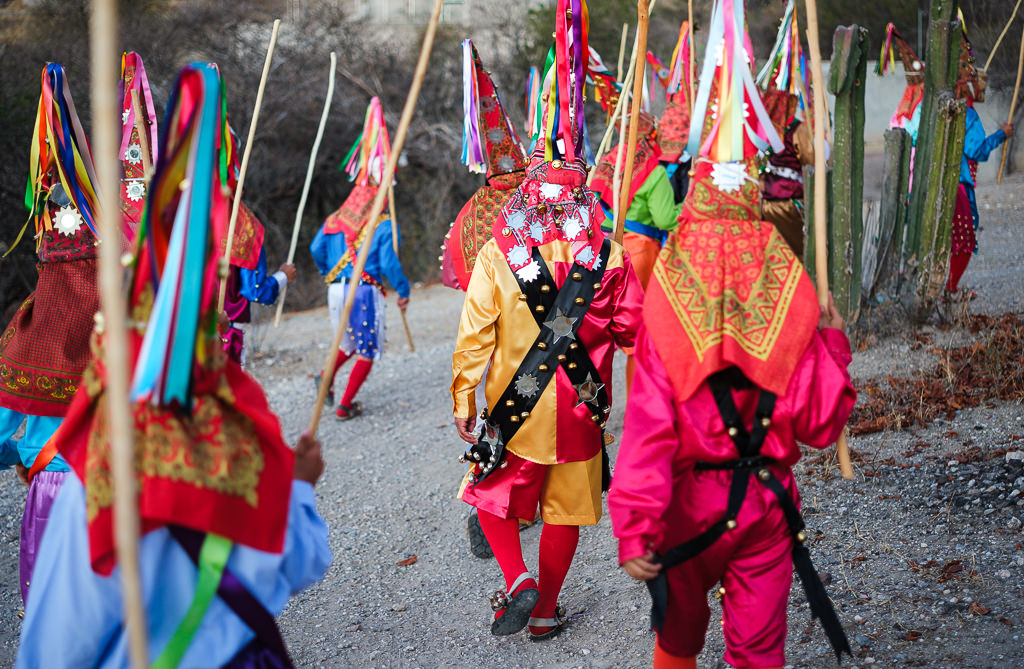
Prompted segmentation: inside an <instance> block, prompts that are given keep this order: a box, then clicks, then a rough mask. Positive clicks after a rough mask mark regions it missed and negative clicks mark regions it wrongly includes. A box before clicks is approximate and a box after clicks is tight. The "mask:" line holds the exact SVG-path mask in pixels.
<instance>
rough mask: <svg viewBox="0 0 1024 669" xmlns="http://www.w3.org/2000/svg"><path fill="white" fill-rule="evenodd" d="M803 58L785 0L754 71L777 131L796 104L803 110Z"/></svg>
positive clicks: (806, 105)
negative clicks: (763, 57)
mask: <svg viewBox="0 0 1024 669" xmlns="http://www.w3.org/2000/svg"><path fill="white" fill-rule="evenodd" d="M808 75H809V70H808V68H807V58H806V56H805V55H804V51H803V48H802V47H801V45H800V28H799V26H798V24H797V17H796V10H795V3H794V0H789V2H788V3H786V11H785V13H784V14H783V16H782V24H781V25H780V26H779V32H778V35H777V36H776V38H775V45H774V46H773V47H772V52H771V54H770V55H769V56H768V60H767V61H766V62H765V64H764V67H763V68H761V72H760V73H759V74H758V75H757V84H758V86H759V87H760V88H761V89H762V90H763V91H764V92H763V93H762V98H763V100H764V103H765V108H766V109H767V110H768V115H769V116H770V117H771V119H772V123H773V124H774V126H775V129H776V130H777V131H778V132H779V134H780V135H782V134H784V133H785V131H786V128H787V127H788V126H789V124H790V123H792V122H793V119H794V118H795V117H796V110H797V106H798V105H799V106H800V107H801V108H802V109H803V110H804V113H805V114H807V112H808V110H809V109H810V108H811V102H810V100H809V99H808V91H809V90H810V77H809V76H808Z"/></svg>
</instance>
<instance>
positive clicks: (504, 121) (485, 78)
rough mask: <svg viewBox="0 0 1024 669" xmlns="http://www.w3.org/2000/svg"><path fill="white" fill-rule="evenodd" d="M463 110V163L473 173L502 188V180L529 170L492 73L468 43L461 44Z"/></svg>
mask: <svg viewBox="0 0 1024 669" xmlns="http://www.w3.org/2000/svg"><path fill="white" fill-rule="evenodd" d="M462 106H463V132H462V162H463V163H464V164H465V165H466V166H467V167H468V168H469V171H470V172H478V173H479V172H484V171H486V173H487V183H488V184H491V185H493V186H495V187H497V188H501V187H502V183H501V181H502V177H504V176H505V175H512V174H513V173H515V172H522V171H523V170H525V169H526V152H525V151H524V150H523V144H522V142H521V141H520V140H519V133H517V132H516V129H515V127H514V126H513V125H512V120H511V119H510V118H509V117H508V113H507V112H506V111H505V107H504V105H502V103H501V96H500V95H498V89H497V88H495V86H494V82H493V81H492V80H491V73H490V72H488V71H487V70H486V69H484V66H483V63H482V62H481V61H480V54H478V53H477V50H476V47H475V46H473V41H472V40H468V39H467V40H464V41H463V42H462ZM505 181H506V183H507V182H509V181H510V180H505ZM519 181H522V178H521V177H520V178H518V179H516V178H515V177H513V178H512V179H511V182H512V183H511V185H509V186H508V187H511V188H514V187H515V186H517V185H519Z"/></svg>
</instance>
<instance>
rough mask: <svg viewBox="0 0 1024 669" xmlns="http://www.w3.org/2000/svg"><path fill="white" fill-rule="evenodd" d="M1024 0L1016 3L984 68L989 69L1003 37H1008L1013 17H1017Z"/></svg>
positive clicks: (1018, 0) (989, 53)
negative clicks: (1007, 33) (1007, 32)
mask: <svg viewBox="0 0 1024 669" xmlns="http://www.w3.org/2000/svg"><path fill="white" fill-rule="evenodd" d="M1022 1H1024V0H1017V4H1016V5H1014V7H1013V13H1012V14H1010V20H1009V21H1007V22H1006V25H1005V26H1003V32H1001V33H999V39H997V40H996V43H995V44H994V45H993V46H992V50H991V51H989V52H988V58H986V59H985V68H984V69H985V70H986V71H988V66H989V65H991V64H992V57H993V56H995V55H996V49H998V48H999V45H1000V44H1001V43H1002V41H1003V38H1004V37H1006V31H1008V30H1009V29H1010V24H1012V23H1013V19H1015V18H1016V17H1017V10H1018V9H1020V3H1021V2H1022Z"/></svg>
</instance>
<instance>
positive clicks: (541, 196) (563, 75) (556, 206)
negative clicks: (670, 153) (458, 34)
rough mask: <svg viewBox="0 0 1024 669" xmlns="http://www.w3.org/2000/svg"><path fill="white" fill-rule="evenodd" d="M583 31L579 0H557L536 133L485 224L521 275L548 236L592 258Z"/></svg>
mask: <svg viewBox="0 0 1024 669" xmlns="http://www.w3.org/2000/svg"><path fill="white" fill-rule="evenodd" d="M587 33H588V14H587V3H586V1H585V0H558V4H557V7H556V10H555V46H554V49H553V53H554V59H553V65H552V66H551V68H549V70H548V74H547V75H546V77H545V80H544V81H545V84H544V86H542V87H541V91H542V93H541V102H542V109H541V119H542V123H541V124H540V126H541V136H540V137H539V138H538V140H537V143H536V146H535V147H534V149H533V153H532V155H531V157H530V166H529V167H528V168H527V171H526V180H525V181H524V182H523V183H522V185H521V186H519V188H518V189H517V190H516V192H515V194H514V195H513V196H512V198H511V199H510V200H509V201H508V203H507V204H506V205H505V206H504V207H503V208H502V210H501V214H500V216H499V217H498V220H497V221H496V222H495V224H494V228H493V232H494V239H495V241H496V242H497V244H498V247H499V248H500V249H501V250H502V252H503V253H504V255H505V258H506V260H507V261H508V264H509V267H511V268H512V270H513V271H514V272H516V273H517V274H518V275H519V277H520V278H522V279H523V280H525V281H530V280H532V279H533V278H536V276H537V275H538V273H539V272H540V267H539V265H538V261H537V260H536V259H535V258H533V248H534V247H535V246H538V245H541V244H546V243H548V242H551V241H554V240H556V239H561V240H565V241H568V242H570V243H571V245H572V251H573V256H574V260H575V261H576V262H577V263H579V264H581V265H583V266H585V267H587V268H593V267H594V263H596V262H597V261H598V260H599V253H598V252H599V251H600V248H601V243H602V241H603V235H602V234H601V230H600V225H601V222H602V220H603V219H604V212H603V211H602V210H601V205H600V203H599V202H598V200H597V197H596V196H595V195H594V194H593V192H591V191H590V190H589V189H588V188H587V187H586V180H587V154H588V153H589V141H588V139H587V131H586V119H585V118H584V115H583V100H584V87H585V84H586V79H587V67H588V63H589V60H590V59H589V47H588V45H587ZM548 82H550V83H548Z"/></svg>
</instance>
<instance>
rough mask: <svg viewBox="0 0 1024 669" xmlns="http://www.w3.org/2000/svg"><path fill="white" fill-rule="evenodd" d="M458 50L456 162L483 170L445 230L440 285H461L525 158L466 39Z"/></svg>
mask: <svg viewBox="0 0 1024 669" xmlns="http://www.w3.org/2000/svg"><path fill="white" fill-rule="evenodd" d="M462 53H463V60H462V64H463V69H462V81H463V88H462V91H463V97H462V106H463V110H464V119H463V132H462V162H463V163H464V164H465V165H466V166H467V167H468V168H469V171H470V172H475V173H484V175H485V176H484V184H483V185H482V186H481V187H480V188H479V190H477V192H476V193H474V194H473V197H472V198H470V200H469V202H467V203H466V205H465V206H464V207H462V210H461V211H459V215H458V216H456V217H455V222H454V223H452V226H451V229H450V230H449V231H448V233H447V234H446V235H445V238H444V243H443V244H442V246H441V251H442V258H441V277H442V280H443V281H444V285H446V286H448V287H450V288H456V289H459V290H463V291H464V290H466V287H467V286H468V285H469V277H470V275H472V273H473V265H474V264H475V263H476V256H477V254H478V253H480V249H481V248H483V245H484V244H486V243H487V242H488V241H489V240H490V239H491V228H492V227H493V226H494V221H495V220H497V218H498V213H499V212H500V211H501V208H502V207H504V206H505V203H506V202H508V200H509V198H511V197H512V195H513V194H514V193H515V192H516V188H518V187H519V184H521V183H522V182H523V179H524V178H525V176H526V162H527V161H526V151H525V150H524V149H523V144H522V142H521V141H520V140H519V134H518V133H517V132H516V129H515V126H513V125H512V120H511V119H510V118H509V116H508V113H507V112H506V111H505V107H504V105H502V103H501V96H500V95H499V94H498V89H497V87H496V86H495V85H494V82H493V81H492V80H491V74H490V72H488V71H487V70H486V69H484V66H483V63H482V62H481V61H480V55H479V54H478V53H477V51H476V46H474V45H473V42H472V40H468V39H467V40H464V41H463V42H462Z"/></svg>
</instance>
